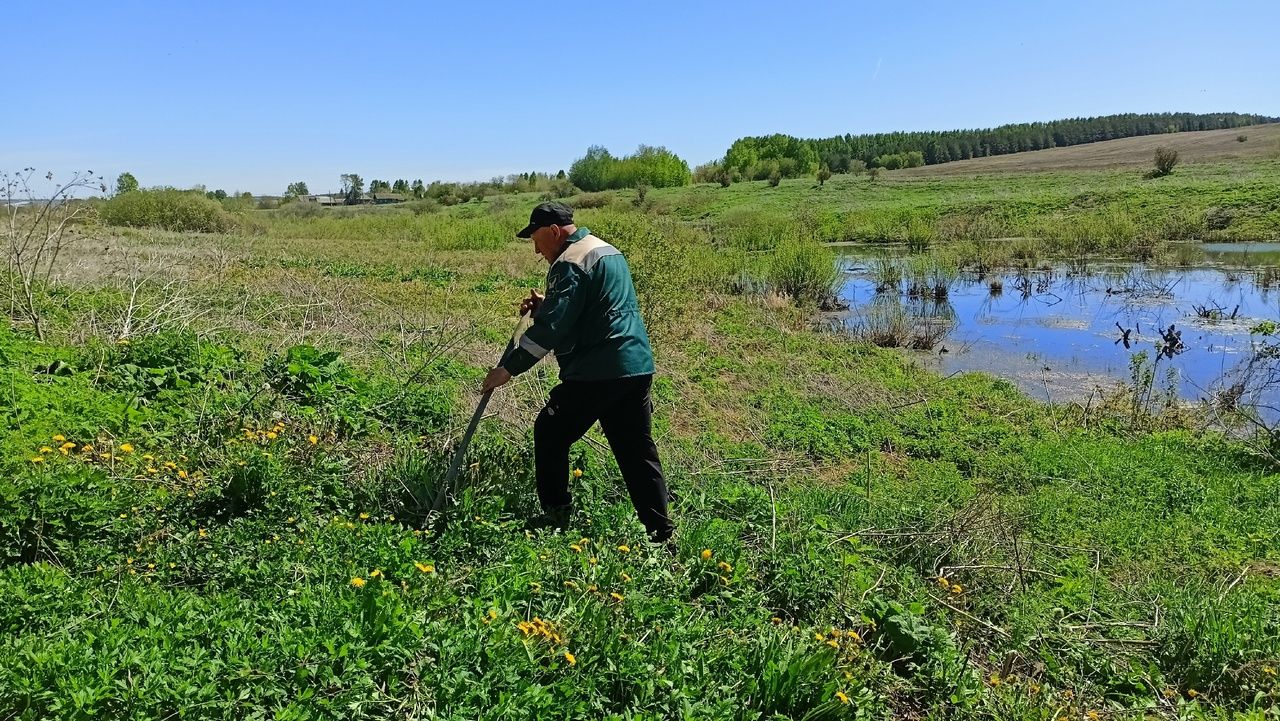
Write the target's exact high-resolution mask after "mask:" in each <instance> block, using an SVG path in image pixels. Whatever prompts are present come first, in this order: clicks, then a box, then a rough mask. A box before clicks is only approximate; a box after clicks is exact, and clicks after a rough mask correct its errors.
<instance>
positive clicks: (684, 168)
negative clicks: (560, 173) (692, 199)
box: [569, 145, 693, 191]
mask: <svg viewBox="0 0 1280 721" xmlns="http://www.w3.org/2000/svg"><path fill="white" fill-rule="evenodd" d="M692 178H693V174H692V173H690V172H689V164H688V163H686V162H685V161H683V160H681V159H680V158H679V157H678V156H677V155H676V154H675V153H673V152H671V151H670V150H667V149H666V148H661V147H658V148H655V147H652V146H648V145H641V146H640V147H639V148H636V152H635V153H634V154H632V155H628V156H625V157H621V158H616V157H614V156H613V155H611V154H610V153H609V151H608V150H607V149H606V148H604V147H601V146H598V145H594V146H592V147H590V148H588V149H587V154H586V155H585V156H583V157H581V158H579V159H577V160H575V161H574V162H573V165H572V166H570V168H569V180H571V181H573V184H574V185H576V186H578V187H579V188H582V189H583V190H586V191H599V190H613V189H618V188H634V187H636V186H637V185H639V184H641V183H644V184H646V185H649V186H651V187H654V188H669V187H673V186H680V185H688V184H689V182H690V180H692Z"/></svg>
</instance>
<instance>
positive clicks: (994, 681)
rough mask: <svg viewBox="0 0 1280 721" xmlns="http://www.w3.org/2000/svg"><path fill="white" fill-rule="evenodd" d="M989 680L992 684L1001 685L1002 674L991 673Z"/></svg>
mask: <svg viewBox="0 0 1280 721" xmlns="http://www.w3.org/2000/svg"><path fill="white" fill-rule="evenodd" d="M987 681H988V683H990V684H991V685H992V686H999V685H1000V674H998V673H993V674H991V678H989V679H987Z"/></svg>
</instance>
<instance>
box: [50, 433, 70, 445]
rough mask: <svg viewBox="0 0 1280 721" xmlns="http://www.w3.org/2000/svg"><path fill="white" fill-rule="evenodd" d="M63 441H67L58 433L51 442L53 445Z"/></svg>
mask: <svg viewBox="0 0 1280 721" xmlns="http://www.w3.org/2000/svg"><path fill="white" fill-rule="evenodd" d="M65 440H67V437H66V436H64V435H62V434H61V433H59V434H58V435H56V436H54V437H53V442H54V443H61V442H63V441H65Z"/></svg>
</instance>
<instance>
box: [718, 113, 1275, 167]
mask: <svg viewBox="0 0 1280 721" xmlns="http://www.w3.org/2000/svg"><path fill="white" fill-rule="evenodd" d="M1274 122H1280V118H1277V117H1270V116H1265V115H1252V114H1245V113H1126V114H1122V115H1104V116H1099V117H1090V118H1068V119H1064V120H1053V121H1049V122H1039V123H1015V124H1010V125H1001V126H999V127H996V128H985V129H974V130H947V131H932V132H896V133H872V134H863V135H837V136H835V137H831V138H816V139H811V138H796V137H793V136H790V135H783V134H780V133H779V134H774V135H765V136H754V137H745V138H739V139H738V140H736V141H734V143H733V145H731V146H730V147H729V149H728V151H726V152H725V156H724V159H723V161H721V162H720V164H719V165H720V166H721V167H722V168H723V169H725V170H727V171H730V172H732V173H733V174H735V176H737V177H744V178H747V179H764V178H767V177H769V175H770V174H771V173H772V172H774V171H777V172H779V173H780V174H781V175H782V176H783V177H799V176H802V175H812V174H814V173H815V172H817V170H818V169H819V168H821V167H826V168H828V169H830V170H831V171H832V172H835V173H847V172H856V171H858V170H860V169H861V168H862V167H871V168H886V169H889V170H893V169H896V168H908V167H915V166H917V165H935V164H937V163H947V162H951V161H953V160H968V159H970V158H981V157H987V156H991V155H1005V154H1008V153H1021V152H1025V151H1028V150H1043V149H1045V148H1058V147H1065V146H1070V145H1082V144H1085V143H1096V142H1100V141H1103V140H1115V139H1117V138H1129V137H1134V136H1139V135H1155V134H1159V133H1176V132H1182V131H1190V130H1217V129H1222V128H1238V127H1242V126H1246V125H1257V124H1260V123H1274Z"/></svg>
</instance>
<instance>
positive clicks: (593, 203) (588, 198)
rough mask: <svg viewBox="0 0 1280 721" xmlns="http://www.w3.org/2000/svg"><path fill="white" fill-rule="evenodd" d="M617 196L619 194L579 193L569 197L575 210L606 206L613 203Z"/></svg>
mask: <svg viewBox="0 0 1280 721" xmlns="http://www.w3.org/2000/svg"><path fill="white" fill-rule="evenodd" d="M615 197H617V196H615V195H614V194H613V193H579V194H577V195H575V196H573V197H572V198H569V202H568V205H569V207H570V208H573V209H574V210H586V209H588V208H604V207H606V206H608V205H609V204H610V203H612V202H613V200H614V198H615Z"/></svg>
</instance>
